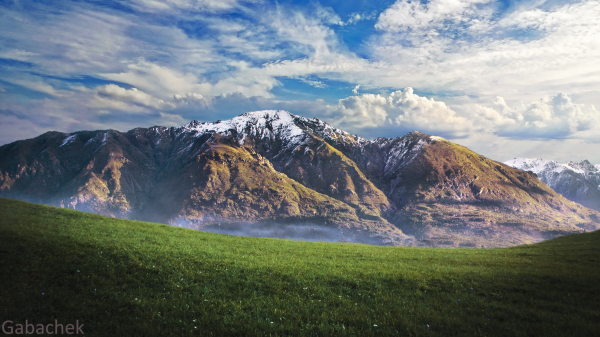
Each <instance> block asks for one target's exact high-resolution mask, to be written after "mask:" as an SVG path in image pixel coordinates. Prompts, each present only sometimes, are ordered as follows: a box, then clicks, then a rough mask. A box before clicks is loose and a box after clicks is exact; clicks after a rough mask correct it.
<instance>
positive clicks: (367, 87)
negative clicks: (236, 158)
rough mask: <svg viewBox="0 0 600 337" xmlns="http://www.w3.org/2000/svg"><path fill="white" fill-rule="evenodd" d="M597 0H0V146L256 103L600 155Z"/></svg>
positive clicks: (469, 141) (486, 143)
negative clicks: (48, 135)
mask: <svg viewBox="0 0 600 337" xmlns="http://www.w3.org/2000/svg"><path fill="white" fill-rule="evenodd" d="M599 17H600V1H596V0H594V1H591V0H581V1H573V2H567V1H556V0H554V1H552V0H549V1H544V0H532V1H526V0H522V1H517V0H506V1H494V0H431V1H411V0H385V1H367V0H360V1H348V0H346V1H342V0H339V1H338V0H331V1H310V2H306V1H291V0H282V1H267V0H167V1H158V0H129V1H124V0H123V1H122V0H112V1H99V0H96V1H28V0H11V1H8V0H0V122H1V123H0V144H6V143H10V142H13V141H15V140H19V139H24V138H31V137H35V136H37V135H39V134H41V133H43V132H46V131H49V130H57V131H63V132H73V131H78V130H94V129H109V128H110V129H117V130H121V131H127V130H129V129H132V128H134V127H138V126H141V127H147V126H152V125H165V126H178V125H182V124H185V123H187V122H189V121H190V120H192V119H197V120H201V121H214V120H217V119H227V118H231V117H234V116H237V115H239V114H241V113H243V112H247V111H253V110H262V109H285V110H288V111H290V112H292V113H294V114H298V115H303V116H306V117H318V118H321V119H323V120H325V121H326V122H328V123H330V124H332V125H334V126H336V127H339V128H342V129H344V130H346V131H349V132H352V133H354V134H358V135H360V136H363V137H366V138H374V137H379V136H386V137H396V136H402V135H404V134H405V133H406V132H408V131H411V130H419V131H422V132H425V133H429V134H434V135H439V136H442V137H445V138H447V139H449V140H452V141H455V142H457V143H459V144H462V145H465V146H467V147H470V148H471V149H473V150H475V151H477V152H479V153H482V154H484V155H486V156H488V157H490V158H492V159H496V160H500V161H503V160H507V159H510V158H513V157H517V156H525V157H542V158H546V159H554V160H559V161H569V160H573V161H575V160H577V161H578V160H582V159H589V160H591V161H592V162H594V163H600V151H599V150H600V112H599V110H600V61H598V60H600V20H598V18H599Z"/></svg>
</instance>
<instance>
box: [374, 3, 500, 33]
mask: <svg viewBox="0 0 600 337" xmlns="http://www.w3.org/2000/svg"><path fill="white" fill-rule="evenodd" d="M490 1H491V0H431V1H429V2H428V3H427V4H426V5H424V4H422V3H421V2H420V1H415V0H399V1H396V2H395V3H394V4H393V5H392V6H390V7H389V8H388V9H386V10H385V11H384V12H383V13H381V15H380V16H379V20H378V22H377V24H376V25H375V28H378V29H382V30H385V31H392V32H397V31H405V30H408V29H423V28H426V27H428V26H430V25H438V24H440V23H441V22H443V21H444V20H449V21H455V22H461V21H463V20H464V17H465V16H466V15H473V14H474V13H475V12H476V5H477V4H481V3H488V2H490Z"/></svg>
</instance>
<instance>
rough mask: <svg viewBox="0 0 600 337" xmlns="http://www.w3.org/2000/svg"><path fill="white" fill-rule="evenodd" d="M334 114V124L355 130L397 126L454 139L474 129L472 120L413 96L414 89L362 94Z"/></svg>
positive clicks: (439, 104)
mask: <svg viewBox="0 0 600 337" xmlns="http://www.w3.org/2000/svg"><path fill="white" fill-rule="evenodd" d="M334 109H335V114H336V115H339V118H337V119H336V120H335V124H336V125H338V126H340V127H342V128H344V127H348V128H351V129H352V130H356V129H360V128H373V127H380V126H398V127H402V129H405V130H406V129H411V130H420V131H424V132H429V133H434V134H435V132H438V133H439V132H443V133H444V134H452V135H455V136H461V135H464V134H465V133H466V132H468V131H473V130H474V129H475V128H474V126H473V124H472V122H471V121H469V120H468V119H466V118H464V117H461V116H459V115H457V114H456V112H455V111H453V110H452V109H450V108H449V107H448V106H447V105H446V104H445V103H444V102H439V101H435V100H434V99H432V98H429V99H428V98H426V97H422V96H419V95H417V94H415V93H414V90H413V89H412V88H405V89H404V90H403V91H402V90H399V91H395V92H392V93H391V94H389V95H379V94H378V95H374V94H362V95H360V96H350V97H348V98H344V99H341V100H340V101H339V104H338V106H337V107H334Z"/></svg>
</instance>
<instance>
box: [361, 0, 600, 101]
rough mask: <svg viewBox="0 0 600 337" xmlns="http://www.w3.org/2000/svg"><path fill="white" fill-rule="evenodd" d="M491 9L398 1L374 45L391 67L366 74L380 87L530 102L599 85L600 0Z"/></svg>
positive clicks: (381, 19)
mask: <svg viewBox="0 0 600 337" xmlns="http://www.w3.org/2000/svg"><path fill="white" fill-rule="evenodd" d="M477 2H483V1H477ZM450 3H452V4H454V5H452V6H450V5H448V6H441V4H450ZM436 4H437V5H438V6H437V7H435V6H434V5H436ZM400 9H407V11H405V12H402V11H401V10H400ZM492 10H493V7H491V4H486V3H480V4H474V2H470V1H469V2H467V1H432V2H430V3H429V5H427V6H425V5H421V4H420V3H419V2H407V1H398V2H396V4H395V5H393V6H391V7H390V8H389V9H388V10H386V11H384V13H382V15H380V17H379V20H378V23H377V25H376V27H378V28H379V29H380V30H381V32H382V34H381V35H380V36H378V37H374V38H373V40H372V41H371V42H370V48H371V51H372V58H371V61H374V60H377V61H381V62H385V63H388V64H389V65H390V66H391V67H390V69H391V70H390V71H389V72H388V73H387V74H381V73H379V72H377V71H375V72H372V71H369V72H367V74H366V77H367V78H371V77H374V76H379V80H378V83H379V85H380V86H388V87H398V86H404V85H406V84H409V83H410V85H411V86H413V87H416V88H420V89H421V90H427V91H440V90H448V89H449V88H451V89H452V90H458V91H463V92H466V93H468V94H471V95H476V96H480V97H488V98H489V97H494V96H497V95H501V96H504V97H509V98H510V99H520V100H524V101H531V100H534V99H537V98H539V97H541V96H544V95H549V94H553V93H556V92H561V91H568V92H575V93H576V92H579V91H587V90H593V89H594V87H595V88H597V85H598V83H599V82H600V63H598V62H597V60H598V59H600V20H598V19H597V18H598V17H600V2H599V1H594V0H588V1H585V0H584V1H581V2H576V3H573V4H568V5H564V6H560V7H553V8H552V9H551V10H547V11H542V10H539V9H528V10H518V11H515V12H512V13H509V14H506V15H504V16H503V17H500V18H497V14H496V15H492V14H493V13H494V12H492ZM473 27H474V28H476V29H470V28H473ZM397 65H398V66H400V65H401V66H400V67H398V68H395V66H397ZM364 82H365V81H363V83H364Z"/></svg>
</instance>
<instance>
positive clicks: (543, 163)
mask: <svg viewBox="0 0 600 337" xmlns="http://www.w3.org/2000/svg"><path fill="white" fill-rule="evenodd" d="M504 164H506V165H508V166H511V167H514V168H518V169H520V170H523V171H531V172H533V173H535V174H537V175H540V174H542V173H544V172H555V173H560V172H562V171H564V170H566V169H567V168H566V167H565V166H563V165H561V164H559V163H557V162H555V161H553V160H546V159H539V158H515V159H511V160H508V161H506V162H504Z"/></svg>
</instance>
